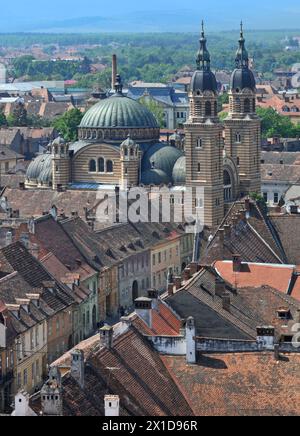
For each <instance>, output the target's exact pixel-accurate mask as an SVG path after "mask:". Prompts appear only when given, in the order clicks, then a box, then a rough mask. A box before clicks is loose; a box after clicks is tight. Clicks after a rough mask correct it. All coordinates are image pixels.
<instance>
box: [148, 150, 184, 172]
mask: <svg viewBox="0 0 300 436" xmlns="http://www.w3.org/2000/svg"><path fill="white" fill-rule="evenodd" d="M182 155H183V153H182V151H181V150H179V149H178V148H176V147H171V146H168V145H163V144H161V143H160V144H155V145H153V146H152V147H151V148H149V149H148V150H147V151H146V153H145V154H144V156H143V162H142V170H143V171H147V170H150V169H157V170H162V171H163V172H164V173H165V174H167V176H168V177H169V178H170V179H171V178H172V175H173V168H174V165H175V163H176V161H177V160H178V159H179V158H180V157H181V156H182Z"/></svg>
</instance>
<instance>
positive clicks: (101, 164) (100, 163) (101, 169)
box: [98, 157, 105, 173]
mask: <svg viewBox="0 0 300 436" xmlns="http://www.w3.org/2000/svg"><path fill="white" fill-rule="evenodd" d="M98 171H99V173H104V171H105V167H104V159H103V157H99V159H98Z"/></svg>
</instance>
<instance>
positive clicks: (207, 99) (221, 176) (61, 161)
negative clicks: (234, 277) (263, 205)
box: [26, 27, 261, 227]
mask: <svg viewBox="0 0 300 436" xmlns="http://www.w3.org/2000/svg"><path fill="white" fill-rule="evenodd" d="M210 61H211V60H210V54H209V52H208V49H207V41H206V37H205V33H204V29H202V34H201V39H200V49H199V52H198V54H197V61H196V62H197V69H196V71H195V73H194V75H193V78H192V81H191V86H190V94H189V104H190V116H189V119H188V120H187V122H186V123H185V144H184V150H182V146H181V145H180V146H179V145H178V144H177V143H176V141H172V140H171V141H170V143H166V142H160V139H159V138H160V129H159V126H158V123H157V121H156V119H155V117H154V115H153V114H152V113H151V112H150V111H149V110H148V109H147V108H146V107H145V106H143V105H141V104H140V103H139V102H138V101H136V100H134V99H131V98H128V97H126V96H125V95H124V94H123V87H122V82H121V78H120V76H119V75H118V76H117V79H116V83H115V93H114V94H113V95H112V96H111V97H110V98H107V99H104V100H101V101H100V102H99V103H97V104H95V105H94V106H92V107H91V108H90V109H89V110H88V111H87V112H86V113H85V115H84V117H83V119H82V122H81V124H80V126H79V128H78V138H79V139H78V141H77V142H75V143H73V144H66V143H65V141H64V140H63V139H62V138H57V139H56V140H54V141H53V142H52V143H51V144H49V149H48V152H47V153H45V154H42V155H39V156H37V158H36V159H35V160H34V161H33V162H32V163H31V164H30V165H29V167H28V171H27V176H26V187H27V188H30V189H55V190H59V189H98V188H99V187H100V186H101V187H102V188H105V187H117V186H118V187H125V186H127V187H133V186H145V187H150V186H162V185H166V186H168V187H170V188H172V187H173V186H182V187H183V188H184V187H186V186H187V187H202V188H203V193H204V194H203V199H202V200H201V204H197V205H196V207H201V208H204V221H205V224H206V225H207V226H209V227H215V226H217V225H219V224H220V223H221V220H222V219H223V217H224V203H230V202H233V201H235V200H236V199H237V198H239V197H240V196H245V195H248V194H250V193H254V192H255V193H260V191H261V187H260V185H261V181H260V144H261V138H260V134H261V126H260V120H259V118H258V116H257V115H256V107H255V98H256V85H255V79H254V75H253V73H252V71H251V70H250V68H249V57H248V53H247V50H246V48H245V39H244V35H243V29H242V27H241V34H240V39H239V48H238V51H237V53H236V59H235V63H236V68H235V70H234V71H233V73H232V77H231V86H230V94H229V98H230V111H229V114H228V116H227V118H226V119H225V121H224V122H223V123H221V121H220V120H219V118H218V91H217V81H216V78H215V75H214V73H213V72H212V70H211V67H210ZM175 136H176V135H175Z"/></svg>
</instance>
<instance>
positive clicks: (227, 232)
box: [224, 224, 231, 238]
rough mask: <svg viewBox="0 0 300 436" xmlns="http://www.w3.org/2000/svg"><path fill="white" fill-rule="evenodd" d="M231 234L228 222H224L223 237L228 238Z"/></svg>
mask: <svg viewBox="0 0 300 436" xmlns="http://www.w3.org/2000/svg"><path fill="white" fill-rule="evenodd" d="M230 236H231V226H230V225H228V224H225V226H224V237H225V238H230Z"/></svg>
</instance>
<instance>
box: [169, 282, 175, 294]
mask: <svg viewBox="0 0 300 436" xmlns="http://www.w3.org/2000/svg"><path fill="white" fill-rule="evenodd" d="M168 295H169V296H170V297H171V296H172V295H174V283H168Z"/></svg>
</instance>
